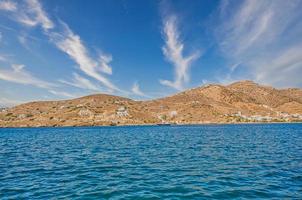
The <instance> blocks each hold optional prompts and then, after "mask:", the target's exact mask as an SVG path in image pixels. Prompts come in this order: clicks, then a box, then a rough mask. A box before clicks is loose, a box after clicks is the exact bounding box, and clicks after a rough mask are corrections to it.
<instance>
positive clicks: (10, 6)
mask: <svg viewBox="0 0 302 200" xmlns="http://www.w3.org/2000/svg"><path fill="white" fill-rule="evenodd" d="M0 10H4V11H15V10H17V5H16V3H15V2H12V1H5V0H4V1H0Z"/></svg>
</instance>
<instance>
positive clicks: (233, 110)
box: [0, 81, 302, 127]
mask: <svg viewBox="0 0 302 200" xmlns="http://www.w3.org/2000/svg"><path fill="white" fill-rule="evenodd" d="M292 121H302V90H301V89H282V90H278V89H275V88H272V87H268V86H262V85H258V84H256V83H254V82H251V81H240V82H236V83H233V84H230V85H227V86H222V85H216V84H210V85H207V86H203V87H198V88H194V89H191V90H187V91H184V92H181V93H178V94H176V95H173V96H170V97H166V98H161V99H155V100H151V101H134V100H131V99H127V98H123V97H118V96H112V95H104V94H97V95H91V96H86V97H82V98H77V99H72V100H66V101H40V102H31V103H26V104H22V105H19V106H16V107H13V108H10V109H4V110H1V111H0V127H26V126H30V127H36V126H98V125H126V124H161V123H176V124H200V123H238V122H292Z"/></svg>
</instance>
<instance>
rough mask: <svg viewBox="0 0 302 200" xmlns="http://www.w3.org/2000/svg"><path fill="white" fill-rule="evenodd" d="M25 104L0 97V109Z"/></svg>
mask: <svg viewBox="0 0 302 200" xmlns="http://www.w3.org/2000/svg"><path fill="white" fill-rule="evenodd" d="M21 103H24V102H23V101H19V100H14V99H8V98H5V97H0V107H11V106H15V105H18V104H21Z"/></svg>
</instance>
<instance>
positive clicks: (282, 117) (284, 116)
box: [226, 111, 302, 122]
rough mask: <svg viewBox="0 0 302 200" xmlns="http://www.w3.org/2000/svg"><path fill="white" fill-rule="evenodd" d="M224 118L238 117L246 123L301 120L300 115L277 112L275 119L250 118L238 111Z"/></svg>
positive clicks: (264, 117)
mask: <svg viewBox="0 0 302 200" xmlns="http://www.w3.org/2000/svg"><path fill="white" fill-rule="evenodd" d="M226 116H231V117H239V118H241V119H243V120H247V121H259V122H261V121H273V120H282V121H289V120H291V119H292V120H302V115H300V114H289V113H285V112H277V116H276V117H272V116H262V115H251V116H246V115H243V114H242V113H241V112H240V111H239V112H237V113H235V114H226Z"/></svg>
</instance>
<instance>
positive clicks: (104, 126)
mask: <svg viewBox="0 0 302 200" xmlns="http://www.w3.org/2000/svg"><path fill="white" fill-rule="evenodd" d="M261 124H302V122H242V123H215V122H213V123H200V124H169V125H168V126H165V127H175V126H209V125H261ZM143 126H152V127H162V125H159V124H122V125H114V126H112V125H96V126H91V125H90V126H89V125H87V126H85V125H84V126H7V127H0V129H18V128H20V129H26V128H97V127H100V128H109V127H112V128H113V127H119V128H121V127H143Z"/></svg>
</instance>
